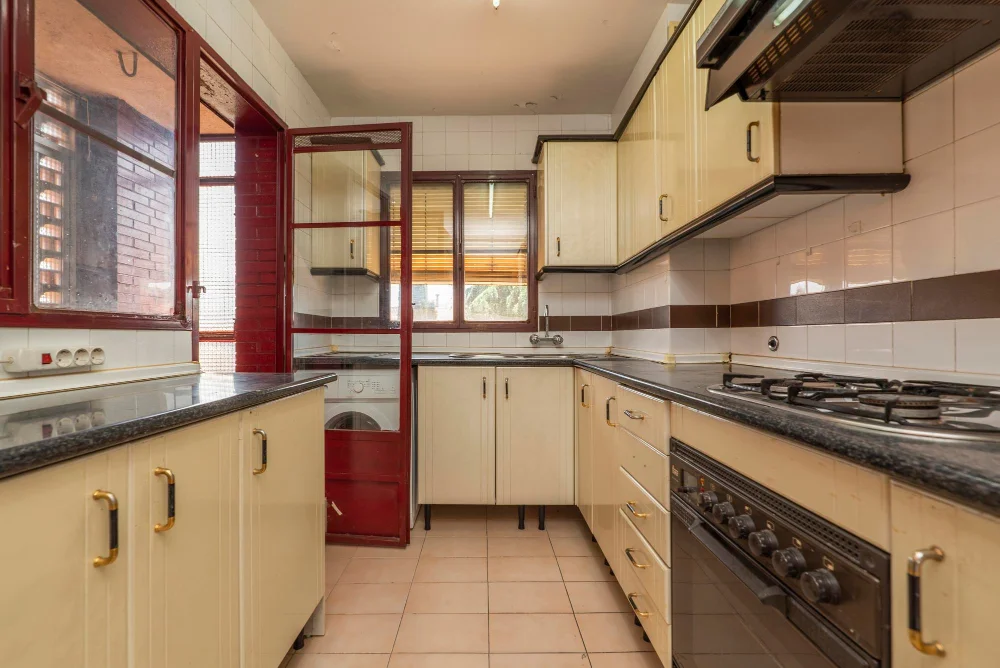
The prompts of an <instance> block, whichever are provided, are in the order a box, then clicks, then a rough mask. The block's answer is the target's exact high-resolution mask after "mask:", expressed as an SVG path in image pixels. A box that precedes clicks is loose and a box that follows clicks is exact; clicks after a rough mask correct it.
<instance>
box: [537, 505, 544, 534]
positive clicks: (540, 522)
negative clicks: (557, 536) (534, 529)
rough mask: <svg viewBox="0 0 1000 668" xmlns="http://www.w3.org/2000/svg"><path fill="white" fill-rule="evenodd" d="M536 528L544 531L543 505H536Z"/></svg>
mask: <svg viewBox="0 0 1000 668" xmlns="http://www.w3.org/2000/svg"><path fill="white" fill-rule="evenodd" d="M538 530H539V531H545V506H538Z"/></svg>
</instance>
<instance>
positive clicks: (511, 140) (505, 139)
mask: <svg viewBox="0 0 1000 668" xmlns="http://www.w3.org/2000/svg"><path fill="white" fill-rule="evenodd" d="M515 137H516V134H515V133H514V132H513V131H511V132H507V131H504V132H497V131H495V130H494V132H493V154H494V155H514V144H515Z"/></svg>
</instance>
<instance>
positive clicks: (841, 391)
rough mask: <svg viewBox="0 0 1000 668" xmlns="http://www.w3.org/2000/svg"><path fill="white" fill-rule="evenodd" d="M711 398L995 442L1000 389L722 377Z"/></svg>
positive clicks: (999, 435) (804, 376)
mask: <svg viewBox="0 0 1000 668" xmlns="http://www.w3.org/2000/svg"><path fill="white" fill-rule="evenodd" d="M708 389H709V390H710V391H711V392H714V393H716V394H724V395H727V396H731V397H733V398H737V399H743V400H746V401H752V402H754V403H758V404H765V405H772V406H778V407H781V408H785V409H788V410H792V411H801V412H807V413H815V414H817V415H820V416H823V417H826V418H829V419H840V420H848V421H853V422H854V423H856V424H858V425H859V426H864V427H869V428H872V429H879V430H889V431H899V432H909V433H916V434H920V435H925V436H935V437H938V436H940V437H955V438H966V439H968V438H976V439H985V440H991V441H997V442H1000V387H989V386H986V385H963V384H960V383H948V382H941V381H931V380H904V381H899V380H888V379H885V378H864V377H856V376H837V375H828V374H822V373H800V374H796V375H795V376H792V377H790V378H765V377H764V376H757V375H747V374H737V373H725V374H723V377H722V384H721V385H713V386H712V387H710V388H708Z"/></svg>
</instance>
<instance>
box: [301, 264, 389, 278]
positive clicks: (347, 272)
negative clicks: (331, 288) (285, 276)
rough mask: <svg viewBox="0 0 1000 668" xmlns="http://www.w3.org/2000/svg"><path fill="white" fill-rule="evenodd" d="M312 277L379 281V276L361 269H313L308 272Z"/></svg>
mask: <svg viewBox="0 0 1000 668" xmlns="http://www.w3.org/2000/svg"><path fill="white" fill-rule="evenodd" d="M309 273H310V274H312V275H313V276H361V277H363V278H367V279H369V280H372V281H377V280H379V275H378V274H376V273H374V272H372V271H370V270H368V269H364V268H361V267H313V268H311V269H310V270H309Z"/></svg>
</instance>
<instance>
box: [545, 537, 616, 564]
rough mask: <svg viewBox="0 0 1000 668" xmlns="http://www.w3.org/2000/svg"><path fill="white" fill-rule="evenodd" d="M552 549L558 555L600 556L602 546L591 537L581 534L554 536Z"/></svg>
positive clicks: (601, 554) (601, 555)
mask: <svg viewBox="0 0 1000 668" xmlns="http://www.w3.org/2000/svg"><path fill="white" fill-rule="evenodd" d="M551 541H552V551H553V552H555V555H556V556H557V557H600V558H601V559H603V558H604V554H603V553H602V552H601V548H600V547H599V546H598V545H597V543H595V542H594V541H592V540H590V539H589V538H580V537H579V536H552V537H551Z"/></svg>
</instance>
